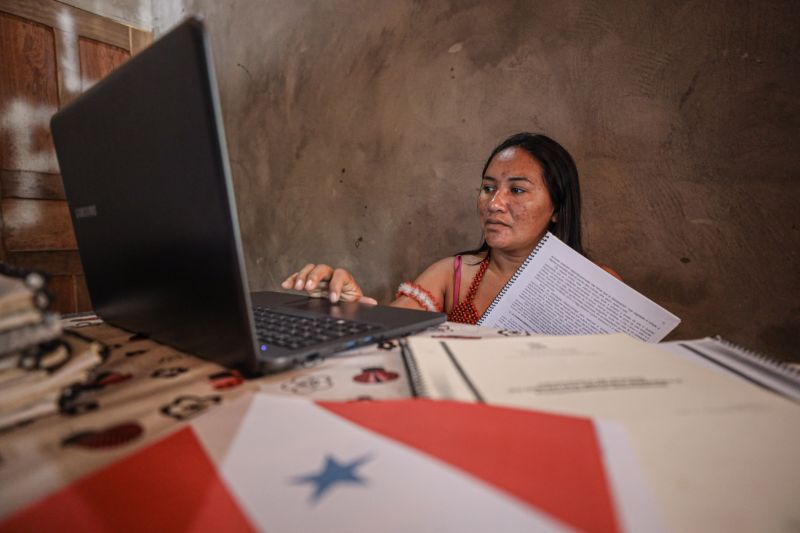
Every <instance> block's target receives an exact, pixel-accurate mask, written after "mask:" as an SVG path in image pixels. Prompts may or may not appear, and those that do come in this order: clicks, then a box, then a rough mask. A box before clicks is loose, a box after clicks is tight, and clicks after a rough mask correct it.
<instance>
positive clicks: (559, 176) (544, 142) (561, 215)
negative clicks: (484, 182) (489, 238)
mask: <svg viewBox="0 0 800 533" xmlns="http://www.w3.org/2000/svg"><path fill="white" fill-rule="evenodd" d="M511 147H518V148H521V149H523V150H525V151H526V152H527V153H528V154H529V155H530V156H531V157H533V158H534V159H536V160H537V161H538V162H539V164H541V165H542V169H543V170H544V183H545V185H546V186H547V191H548V193H550V201H551V202H552V203H553V209H554V213H555V215H556V221H555V222H550V225H549V226H548V227H547V231H549V232H550V233H552V234H553V235H555V236H556V237H558V238H559V239H561V240H562V241H563V242H565V243H566V244H567V245H568V246H570V247H571V248H572V249H573V250H575V251H576V252H578V253H580V254H583V255H586V254H585V253H584V251H583V244H582V242H581V188H580V183H579V182H578V168H577V167H576V166H575V161H574V160H573V159H572V156H571V155H569V152H567V150H566V149H565V148H564V147H563V146H561V145H560V144H558V143H557V142H556V141H554V140H553V139H551V138H550V137H547V136H546V135H542V134H538V133H517V134H515V135H512V136H511V137H509V138H508V139H506V140H505V141H503V142H501V143H500V144H498V145H497V147H496V148H495V149H494V150H492V153H491V154H490V155H489V158H488V159H487V160H486V164H485V165H483V172H482V173H481V178H483V176H485V175H486V169H487V168H489V165H490V164H491V162H492V159H494V156H496V155H497V154H499V153H500V152H502V151H503V150H505V149H507V148H511ZM488 250H489V245H488V244H487V243H486V240H485V239H484V241H483V244H481V245H480V247H479V248H476V249H474V250H467V251H465V252H462V253H461V254H460V255H464V254H477V253H480V252H484V251H488Z"/></svg>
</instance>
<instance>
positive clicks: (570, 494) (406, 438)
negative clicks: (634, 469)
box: [319, 400, 620, 533]
mask: <svg viewBox="0 0 800 533" xmlns="http://www.w3.org/2000/svg"><path fill="white" fill-rule="evenodd" d="M319 405H320V406H322V407H324V408H326V409H328V410H329V411H331V412H333V413H335V414H337V415H339V416H341V417H343V418H345V419H347V420H349V421H351V422H354V423H356V424H358V425H360V426H363V427H365V428H368V429H370V430H372V431H375V432H376V433H379V434H380V435H383V436H386V437H389V438H391V439H394V440H396V441H399V442H402V443H404V444H406V445H408V446H411V447H413V448H415V449H417V450H420V451H422V452H425V453H427V454H429V455H432V456H434V457H436V458H438V459H440V460H442V461H444V462H447V463H449V464H451V465H453V466H455V467H458V468H460V469H461V470H464V471H466V472H469V473H471V474H473V475H475V476H477V477H478V478H480V479H482V480H484V481H486V482H487V483H490V484H492V485H494V486H495V487H497V488H499V489H501V490H503V491H506V492H508V493H510V494H512V495H514V496H516V497H517V498H519V499H521V500H523V501H524V502H526V503H528V504H529V505H531V506H533V507H535V508H536V509H538V510H540V511H543V512H546V513H548V514H550V515H551V516H553V517H555V518H557V519H558V520H560V521H562V522H565V523H567V524H570V525H571V526H573V527H577V528H579V529H582V530H585V531H596V532H607V533H616V532H617V531H619V530H620V527H619V523H618V520H617V516H616V513H615V511H614V505H613V502H612V496H611V491H610V488H609V483H608V479H607V477H606V474H605V469H604V467H603V460H602V452H601V449H600V444H599V442H598V440H597V436H596V433H595V429H594V425H593V424H592V421H591V420H589V419H586V418H578V417H571V416H561V415H554V414H548V413H540V412H534V411H528V410H522V409H511V408H503V407H494V406H488V405H484V404H468V403H458V402H450V401H431V400H408V401H389V402H387V401H384V402H348V403H334V402H320V403H319Z"/></svg>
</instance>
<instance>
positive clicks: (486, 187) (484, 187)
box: [481, 185, 495, 192]
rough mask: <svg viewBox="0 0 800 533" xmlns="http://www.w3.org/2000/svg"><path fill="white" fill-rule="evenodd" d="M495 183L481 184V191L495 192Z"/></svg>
mask: <svg viewBox="0 0 800 533" xmlns="http://www.w3.org/2000/svg"><path fill="white" fill-rule="evenodd" d="M494 189H495V187H494V185H481V192H494Z"/></svg>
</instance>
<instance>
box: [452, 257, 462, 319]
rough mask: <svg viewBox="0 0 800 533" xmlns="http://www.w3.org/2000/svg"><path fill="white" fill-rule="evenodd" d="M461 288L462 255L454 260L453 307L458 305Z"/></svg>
mask: <svg viewBox="0 0 800 533" xmlns="http://www.w3.org/2000/svg"><path fill="white" fill-rule="evenodd" d="M460 290H461V256H460V255H457V256H456V257H455V259H454V260H453V308H454V309H455V307H456V306H457V305H458V293H459V291H460Z"/></svg>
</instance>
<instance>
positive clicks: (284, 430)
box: [192, 394, 664, 533]
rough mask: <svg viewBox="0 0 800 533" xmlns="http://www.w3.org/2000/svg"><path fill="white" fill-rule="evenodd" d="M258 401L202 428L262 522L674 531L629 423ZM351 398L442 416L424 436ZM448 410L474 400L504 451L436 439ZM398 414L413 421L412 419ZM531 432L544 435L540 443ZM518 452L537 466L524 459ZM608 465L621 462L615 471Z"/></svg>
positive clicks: (223, 469) (205, 421)
mask: <svg viewBox="0 0 800 533" xmlns="http://www.w3.org/2000/svg"><path fill="white" fill-rule="evenodd" d="M249 402H250V403H249V405H248V406H247V407H246V408H245V407H244V403H242V402H240V403H239V406H238V407H237V406H236V405H234V404H229V406H228V408H227V409H225V410H220V411H217V412H215V413H209V415H208V416H204V417H202V418H200V419H198V420H197V421H196V422H194V423H193V424H192V426H193V428H194V431H195V434H196V435H197V437H198V438H199V440H200V442H201V443H202V444H203V446H204V448H205V449H206V452H207V453H208V454H209V456H210V457H211V459H212V461H213V462H214V463H215V465H216V469H217V472H218V475H219V476H221V478H222V479H223V480H224V482H225V484H226V485H227V486H228V490H229V491H230V492H231V493H232V495H233V496H234V498H235V499H236V501H237V502H238V503H239V505H240V506H241V508H242V509H243V510H244V512H245V514H246V515H247V517H248V519H249V520H250V521H251V522H252V524H253V526H255V527H256V528H257V529H260V530H263V531H270V532H275V533H282V532H290V531H292V532H294V531H347V532H353V531H381V532H393V531H396V532H404V533H405V532H421V531H436V532H442V531H459V532H467V531H476V532H478V531H480V532H485V531H503V532H506V531H509V532H513V531H525V532H531V531H575V530H588V531H626V530H629V531H644V530H647V531H662V530H663V529H664V528H663V526H662V521H661V520H660V518H659V517H658V514H657V513H656V512H655V505H654V504H653V500H652V498H651V497H650V492H649V490H648V488H647V485H646V483H645V481H644V477H643V475H642V473H641V471H640V470H637V468H636V466H635V463H636V460H635V455H634V454H633V452H632V450H631V448H630V447H629V445H628V443H627V440H626V438H625V435H624V430H623V429H622V428H621V427H620V426H617V425H615V424H607V425H606V426H607V427H606V426H604V429H603V430H600V429H598V428H597V427H596V426H597V424H598V423H597V422H592V421H590V420H588V419H579V418H574V417H565V416H559V415H551V414H540V413H533V412H529V411H522V410H516V409H505V408H495V407H490V406H485V405H475V404H459V403H455V402H432V401H425V400H421V401H416V402H415V401H405V402H395V403H394V407H396V408H397V410H396V411H386V409H392V408H393V406H392V402H377V403H375V402H358V403H344V404H324V405H320V404H316V403H312V402H309V401H306V400H297V399H287V398H277V397H274V396H268V395H263V394H257V395H255V397H254V398H252V399H251V400H249ZM359 404H360V405H359ZM337 405H338V406H344V407H337ZM387 406H388V407H387ZM353 407H355V408H361V409H360V410H359V412H361V413H372V414H370V415H369V416H372V417H374V416H375V410H376V409H377V410H384V411H386V413H390V412H394V413H397V414H398V416H400V417H402V413H405V414H406V415H408V416H413V413H412V412H411V411H409V408H411V409H412V411H415V412H417V413H427V412H430V411H431V410H433V411H437V410H438V411H439V413H438V414H437V415H433V417H431V418H430V419H428V420H426V421H424V422H422V421H421V422H420V424H419V426H418V429H420V430H421V432H420V433H417V432H416V430H413V431H411V433H410V434H409V433H403V432H402V431H401V432H399V433H397V434H394V435H392V436H391V437H390V436H387V435H385V434H383V433H382V430H381V429H380V427H384V426H385V427H388V428H391V427H393V425H394V424H393V421H392V420H393V419H392V416H389V415H388V414H387V416H383V415H378V416H383V419H382V420H378V421H377V422H376V421H375V420H372V421H371V422H370V420H368V419H369V416H368V417H367V418H366V419H365V420H367V422H366V426H370V427H369V428H368V427H365V425H362V424H360V423H357V422H354V421H353V420H354V419H358V417H359V416H362V415H360V414H352V413H351V410H352V408H353ZM337 409H339V411H337ZM442 409H445V410H442ZM447 409H451V410H452V412H453V417H458V416H462V415H459V414H457V412H461V413H466V414H468V416H472V415H471V414H470V413H471V410H473V411H475V414H476V416H477V418H476V419H475V420H476V422H480V421H481V420H489V422H488V424H486V427H485V428H481V429H480V430H479V431H480V432H485V433H486V434H487V438H486V439H485V440H486V441H487V442H491V441H492V435H493V434H494V435H496V436H497V442H496V444H495V445H493V447H494V448H495V450H494V453H496V454H497V456H496V457H495V458H491V457H490V458H488V459H487V457H486V455H487V454H486V453H481V452H480V450H481V449H482V448H481V446H482V445H481V443H475V442H474V441H467V440H464V441H462V442H459V443H458V445H456V446H451V445H449V444H448V445H445V446H443V447H442V446H438V444H437V441H438V440H441V441H446V440H447V438H439V437H435V434H436V433H437V431H436V428H434V427H431V426H430V422H431V420H434V421H435V419H436V418H435V417H436V416H439V417H440V418H441V415H442V414H446V413H447V412H448V411H447ZM509 414H510V416H511V418H507V416H509ZM422 416H423V417H427V416H428V415H422ZM483 416H487V418H485V419H483V418H480V417H483ZM453 417H450V418H453ZM514 417H517V418H514ZM520 417H521V418H520ZM394 420H396V418H395V419H394ZM492 420H496V421H497V423H496V424H495V423H494V422H492ZM520 421H523V424H519V422H520ZM539 421H541V424H540V423H539ZM506 422H508V423H506ZM526 423H529V424H527V427H518V428H517V429H515V428H514V427H511V426H514V425H517V426H523V425H526ZM221 424H225V425H227V426H229V427H230V426H233V425H236V426H237V427H238V429H237V430H236V431H235V436H233V437H231V435H232V434H234V433H232V432H229V431H227V430H226V431H220V427H221ZM493 424H494V427H492V425H493ZM397 425H400V426H404V427H406V426H408V425H409V424H408V420H405V421H403V423H402V424H397ZM412 425H413V423H412ZM503 425H505V426H507V427H505V428H503V427H501V426H503ZM536 426H540V427H539V428H538V429H537V427H536ZM376 427H378V429H377V430H376ZM223 429H224V426H223ZM403 431H405V430H403ZM440 431H443V432H447V431H448V429H447V428H440ZM469 431H473V432H474V431H475V428H471V429H470V430H469ZM509 431H510V433H509ZM530 431H534V432H535V431H540V432H541V435H542V439H537V440H540V442H539V443H538V446H537V442H536V441H530V439H529V438H528V437H529V436H530V435H531V433H529V432H530ZM388 432H389V433H391V431H388ZM450 434H451V435H452V431H450ZM222 435H226V436H225V437H223V436H222ZM432 435H434V437H433V438H432ZM504 435H515V436H516V437H517V438H508V436H504ZM515 441H516V442H515ZM431 443H432V444H431ZM437 446H438V447H437ZM420 448H422V449H420ZM442 450H444V451H442ZM475 450H477V453H476V452H475ZM483 450H484V452H485V450H486V449H485V448H483ZM537 455H541V457H538V458H536V457H535V456H537ZM526 457H528V458H531V457H533V459H528V458H526ZM520 460H521V461H523V462H525V461H527V463H520V464H529V465H531V466H523V467H521V468H517V467H516V464H517V463H516V461H520ZM531 461H533V462H531ZM536 461H538V464H539V465H540V466H536V464H537V463H536ZM479 463H483V465H481V464H479ZM559 464H563V466H559ZM456 465H458V466H456ZM473 465H474V467H473ZM608 465H613V466H614V467H615V468H619V469H620V472H619V473H616V474H615V473H610V472H607V468H608ZM459 466H462V467H461V468H459ZM484 467H485V470H484V471H483V472H485V475H484V474H482V473H481V472H482V471H481V468H484ZM570 469H572V470H570ZM504 471H506V472H508V471H512V472H511V474H510V475H507V474H504V473H503V472H504ZM515 476H516V477H515ZM512 478H513V479H512ZM567 478H569V479H567ZM572 478H574V479H572ZM627 506H630V508H629V509H628V510H627V511H626V510H624V509H623V507H627Z"/></svg>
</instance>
